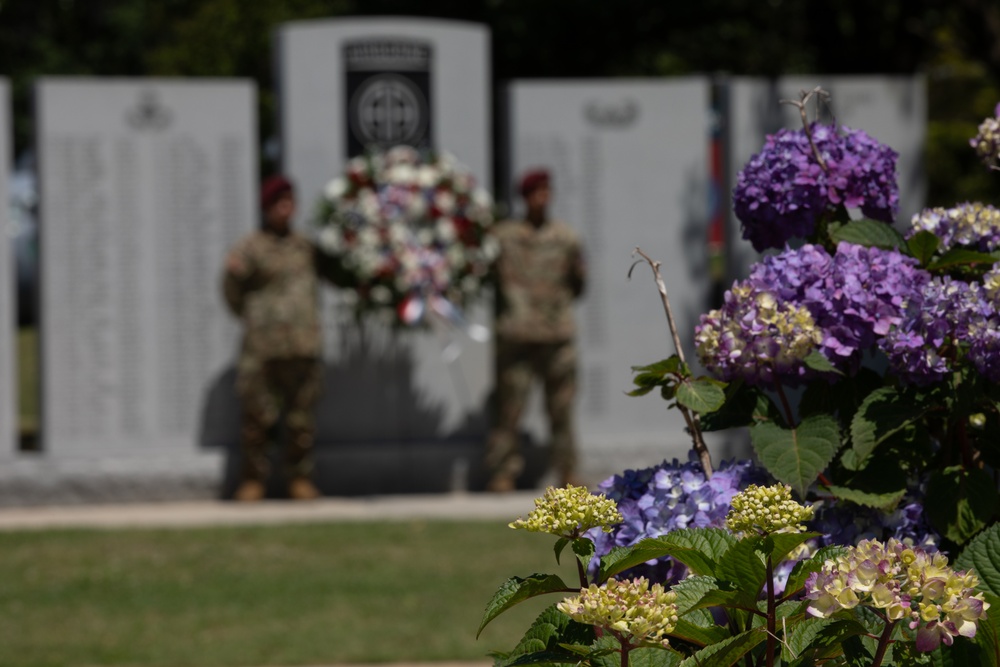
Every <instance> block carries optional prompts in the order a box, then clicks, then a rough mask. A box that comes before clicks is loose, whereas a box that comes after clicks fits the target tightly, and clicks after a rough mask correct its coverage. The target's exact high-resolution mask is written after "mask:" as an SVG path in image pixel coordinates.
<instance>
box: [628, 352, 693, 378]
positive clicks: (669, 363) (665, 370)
mask: <svg viewBox="0 0 1000 667" xmlns="http://www.w3.org/2000/svg"><path fill="white" fill-rule="evenodd" d="M683 370H684V364H682V363H681V359H680V357H679V356H677V355H676V354H674V355H672V356H670V357H667V358H666V359H662V360H660V361H657V362H654V363H652V364H649V365H648V366H633V367H632V372H633V373H649V374H651V375H657V376H659V377H661V378H662V377H664V376H665V375H668V374H673V373H681V372H682V371H683Z"/></svg>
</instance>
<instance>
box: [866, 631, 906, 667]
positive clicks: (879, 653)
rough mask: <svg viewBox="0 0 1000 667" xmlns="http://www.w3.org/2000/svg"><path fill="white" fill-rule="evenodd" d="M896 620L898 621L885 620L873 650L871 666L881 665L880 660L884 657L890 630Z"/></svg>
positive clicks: (879, 666) (890, 635)
mask: <svg viewBox="0 0 1000 667" xmlns="http://www.w3.org/2000/svg"><path fill="white" fill-rule="evenodd" d="M898 622H899V621H892V622H889V621H888V620H886V622H885V629H884V630H882V636H881V637H879V638H878V648H877V649H876V650H875V659H874V660H872V667H881V665H882V660H883V659H884V658H885V652H886V650H888V648H889V641H890V639H891V637H892V631H893V630H894V629H895V628H896V623H898Z"/></svg>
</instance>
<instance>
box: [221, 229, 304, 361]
mask: <svg viewBox="0 0 1000 667" xmlns="http://www.w3.org/2000/svg"><path fill="white" fill-rule="evenodd" d="M230 255H231V258H232V259H233V260H234V261H233V262H232V263H234V264H235V265H237V266H239V267H240V269H241V270H240V271H238V272H233V271H232V270H230V269H227V270H226V271H225V275H224V277H223V292H224V294H225V297H226V303H227V304H228V305H229V308H230V310H232V311H233V313H234V314H235V315H236V316H237V317H239V318H240V319H241V320H242V322H243V326H244V337H243V352H242V356H243V359H245V360H247V359H253V360H255V361H265V360H269V359H290V358H296V357H298V358H302V357H319V356H320V354H321V351H322V333H321V328H320V320H319V312H318V296H319V294H318V293H319V290H318V280H317V278H318V272H319V265H320V257H319V251H318V250H317V249H316V247H315V246H314V245H313V243H312V242H311V241H310V240H309V239H307V238H306V237H304V236H301V235H299V234H296V233H294V232H291V233H289V234H288V235H286V236H278V235H276V234H271V233H268V232H264V231H258V232H255V233H253V234H250V235H249V236H246V237H244V238H243V239H242V240H241V241H240V242H239V243H237V244H236V246H234V247H233V249H232V250H230ZM229 265H230V263H229V262H227V266H229Z"/></svg>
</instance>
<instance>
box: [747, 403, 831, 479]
mask: <svg viewBox="0 0 1000 667" xmlns="http://www.w3.org/2000/svg"><path fill="white" fill-rule="evenodd" d="M750 440H751V442H752V443H753V448H754V451H756V452H757V456H758V457H759V458H760V460H761V462H762V463H763V464H764V467H765V468H767V471H768V472H770V473H771V474H772V475H774V476H775V477H776V478H777V479H778V480H779V481H781V482H784V483H785V484H789V485H791V486H792V488H794V489H795V490H796V491H797V492H798V494H799V497H800V498H804V497H805V494H806V489H808V488H809V485H810V484H812V483H813V481H814V480H815V479H816V477H817V476H818V475H819V474H820V473H821V472H823V470H824V469H825V468H826V466H827V465H829V463H830V461H832V460H833V457H834V455H835V454H836V453H837V450H838V449H839V448H840V429H839V428H838V426H837V421H836V420H835V419H834V418H833V417H831V416H829V415H814V416H812V417H807V418H805V419H803V420H802V423H800V424H799V425H798V427H797V428H793V429H784V428H781V427H780V426H778V425H777V424H773V423H761V424H755V425H754V426H751V427H750Z"/></svg>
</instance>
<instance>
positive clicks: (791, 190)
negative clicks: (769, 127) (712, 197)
mask: <svg viewBox="0 0 1000 667" xmlns="http://www.w3.org/2000/svg"><path fill="white" fill-rule="evenodd" d="M808 132H809V133H810V134H811V135H812V140H813V144H814V145H815V147H816V150H815V151H814V150H813V147H812V145H810V142H809V135H807V131H806V130H805V129H798V130H787V129H784V130H779V131H778V132H777V133H776V134H773V135H770V136H768V137H767V141H766V142H765V144H764V148H763V149H762V150H761V152H760V153H757V154H756V155H754V156H753V157H751V158H750V161H749V162H747V164H746V165H745V166H744V167H743V169H742V170H741V171H740V173H739V176H738V177H737V181H736V187H735V188H734V189H733V209H734V211H735V213H736V217H737V218H739V220H740V222H741V223H742V227H743V238H745V239H747V240H749V241H750V242H751V243H752V244H753V247H754V249H755V250H757V251H758V252H761V251H763V250H766V249H767V248H780V247H782V246H784V245H785V244H786V243H787V242H788V241H789V240H791V239H793V238H808V237H809V236H811V235H812V233H813V232H814V231H815V228H816V223H817V221H818V220H819V219H820V218H821V217H822V216H824V215H826V214H827V213H829V212H831V211H834V210H836V209H837V208H838V207H840V206H844V207H846V208H849V209H854V208H860V209H861V211H862V213H864V215H866V216H867V217H869V218H872V219H874V220H881V221H883V222H887V223H891V222H892V221H893V220H894V219H895V217H896V212H897V210H898V208H899V188H898V186H897V184H896V158H897V157H898V155H897V154H896V152H895V151H893V150H892V149H891V148H889V147H888V146H885V145H883V144H880V143H879V142H878V141H876V140H874V139H872V138H871V137H870V136H868V135H867V134H866V133H865V132H863V131H861V130H852V129H850V128H847V127H841V128H839V129H838V128H836V127H833V126H829V125H822V124H820V123H813V124H812V125H810V126H809V130H808ZM817 153H818V154H819V156H820V158H821V159H822V162H821V161H820V159H817V155H816V154H817Z"/></svg>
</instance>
